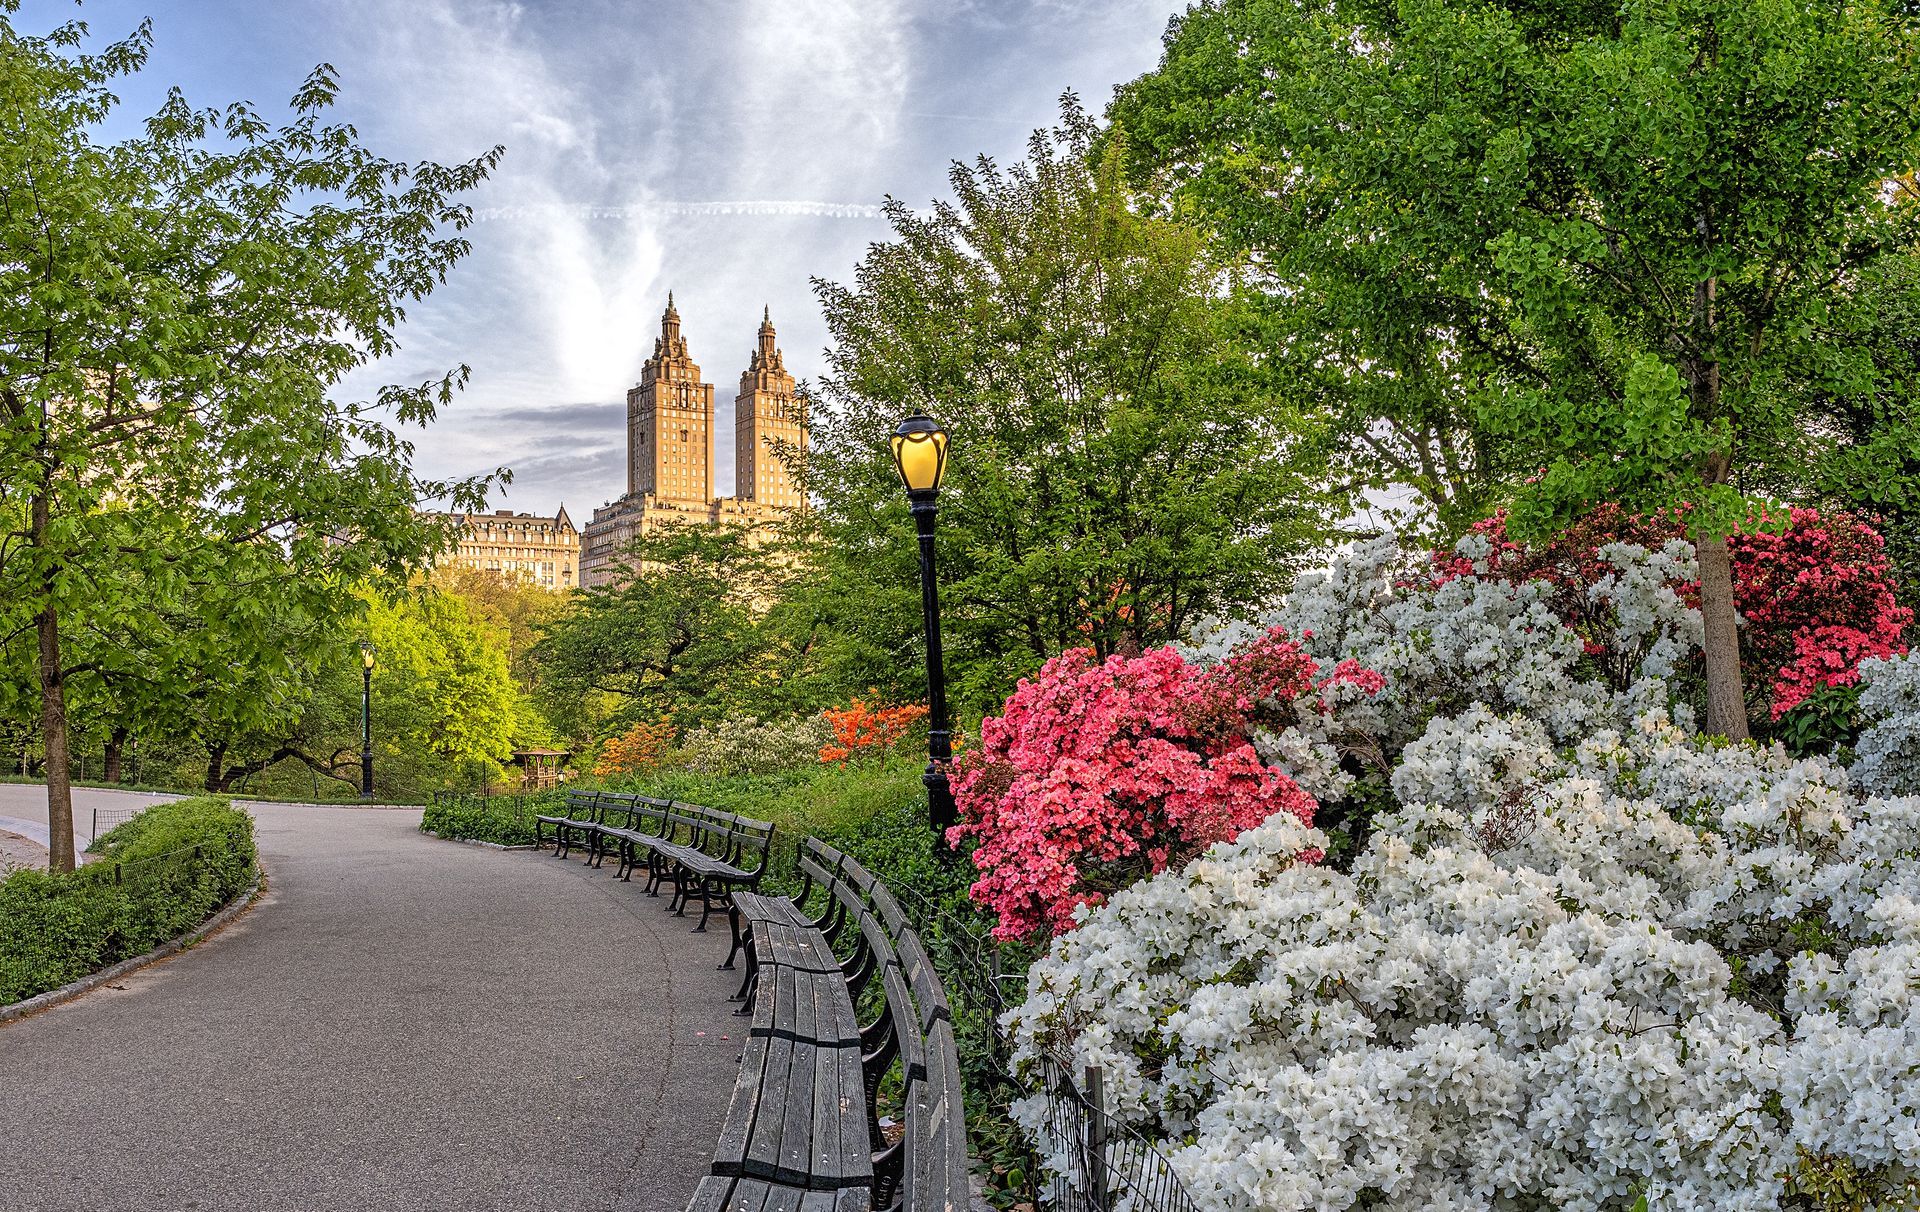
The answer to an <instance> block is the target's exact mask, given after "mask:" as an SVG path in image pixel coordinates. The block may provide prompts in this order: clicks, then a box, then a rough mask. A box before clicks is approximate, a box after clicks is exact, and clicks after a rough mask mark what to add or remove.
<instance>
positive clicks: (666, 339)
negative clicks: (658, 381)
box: [653, 291, 687, 361]
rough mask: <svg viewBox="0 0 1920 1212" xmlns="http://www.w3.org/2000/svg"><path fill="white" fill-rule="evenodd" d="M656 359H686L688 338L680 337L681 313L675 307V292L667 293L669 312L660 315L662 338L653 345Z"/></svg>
mask: <svg viewBox="0 0 1920 1212" xmlns="http://www.w3.org/2000/svg"><path fill="white" fill-rule="evenodd" d="M653 356H654V359H655V360H656V361H657V360H660V359H665V358H684V357H686V356H687V342H686V338H684V337H682V336H681V335H680V313H679V311H678V310H676V309H675V307H674V306H673V292H672V291H668V292H667V310H666V311H664V312H662V313H661V315H660V336H659V338H658V339H657V340H655V341H654V343H653Z"/></svg>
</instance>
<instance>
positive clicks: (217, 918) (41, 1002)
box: [0, 863, 267, 1027]
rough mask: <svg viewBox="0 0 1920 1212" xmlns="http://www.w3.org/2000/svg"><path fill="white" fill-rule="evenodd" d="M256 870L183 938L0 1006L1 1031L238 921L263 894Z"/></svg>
mask: <svg viewBox="0 0 1920 1212" xmlns="http://www.w3.org/2000/svg"><path fill="white" fill-rule="evenodd" d="M256 867H257V870H256V871H255V872H254V876H253V880H252V882H251V883H249V884H248V885H247V886H246V887H245V888H242V889H241V890H240V891H239V892H237V893H235V894H234V897H233V899H232V900H230V901H228V902H227V903H226V904H224V905H222V906H221V907H220V908H219V909H217V910H215V911H214V914H213V916H212V917H209V918H208V919H207V920H206V921H204V922H201V923H200V924H199V925H198V926H195V927H194V928H193V929H191V930H189V931H187V932H186V933H185V934H182V935H178V936H176V937H174V938H171V939H168V940H167V941H166V942H164V943H161V944H160V945H159V946H158V947H155V948H154V949H153V950H151V951H149V952H146V953H145V954H143V955H136V956H132V957H130V958H128V959H123V960H121V961H120V962H119V963H117V964H112V965H110V966H108V967H105V968H102V969H100V971H98V972H92V973H89V974H87V975H86V976H83V977H81V978H80V979H79V980H77V981H74V982H73V983H72V984H67V985H62V986H60V987H59V988H58V989H49V990H47V991H46V992H45V993H36V994H34V995H33V996H32V997H30V998H28V999H26V1000H25V1001H21V1002H15V1003H13V1004H12V1005H11V1006H0V1027H4V1026H6V1025H7V1024H8V1023H11V1022H13V1021H15V1020H16V1019H22V1018H25V1017H26V1016H28V1015H30V1014H37V1013H39V1012H40V1011H42V1010H50V1009H52V1008H53V1007H55V1006H58V1005H60V1004H61V1003H62V1002H70V1001H72V1000H73V999H74V998H76V997H79V996H80V995H81V994H83V993H91V992H92V991H93V990H95V989H98V988H99V987H100V986H101V985H104V984H106V983H107V982H109V981H112V980H117V979H119V978H120V977H123V976H125V975H126V974H127V973H129V972H132V971H133V970H134V969H136V968H144V967H146V966H147V965H148V964H151V963H154V962H156V961H159V960H163V959H166V958H167V957H169V956H172V955H177V954H179V953H180V952H181V951H184V950H186V949H187V948H188V947H191V946H193V945H194V944H195V943H197V942H199V941H200V940H201V939H203V938H206V937H207V936H208V935H210V934H212V933H213V932H214V931H216V930H219V929H220V928H221V927H222V926H225V925H226V924H227V923H228V922H230V921H232V920H233V919H234V918H236V917H239V916H240V915H241V914H242V913H245V912H246V911H247V910H248V909H249V908H251V907H252V905H253V902H254V901H256V900H258V899H259V897H260V894H261V893H262V892H264V891H265V890H266V886H267V869H266V867H265V866H264V865H261V864H257V863H256Z"/></svg>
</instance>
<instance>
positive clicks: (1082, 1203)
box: [1036, 1055, 1196, 1212]
mask: <svg viewBox="0 0 1920 1212" xmlns="http://www.w3.org/2000/svg"><path fill="white" fill-rule="evenodd" d="M1037 1068H1038V1069H1039V1078H1038V1083H1037V1084H1038V1087H1039V1088H1038V1090H1037V1091H1036V1093H1037V1094H1039V1095H1040V1097H1042V1098H1043V1099H1044V1100H1045V1103H1046V1116H1045V1118H1044V1120H1043V1121H1042V1128H1041V1130H1042V1132H1043V1133H1044V1134H1045V1139H1044V1140H1043V1141H1041V1143H1040V1147H1041V1149H1042V1150H1044V1151H1045V1152H1046V1154H1047V1155H1048V1156H1049V1157H1050V1158H1051V1159H1052V1160H1053V1162H1054V1164H1055V1166H1056V1167H1058V1166H1062V1165H1064V1173H1062V1172H1060V1171H1059V1170H1058V1169H1056V1170H1053V1171H1051V1172H1049V1173H1048V1174H1047V1176H1046V1178H1045V1180H1044V1186H1043V1189H1042V1191H1041V1198H1042V1199H1043V1200H1045V1201H1046V1202H1047V1203H1048V1204H1049V1205H1050V1206H1052V1207H1054V1208H1056V1209H1060V1210H1061V1212H1195V1209H1196V1205H1195V1204H1194V1200H1193V1195H1192V1193H1190V1192H1189V1191H1188V1190H1187V1188H1186V1185H1185V1184H1184V1183H1182V1182H1181V1181H1180V1176H1179V1174H1178V1173H1177V1172H1175V1170H1174V1168H1173V1164H1172V1163H1171V1162H1169V1161H1168V1160H1167V1157H1166V1155H1165V1154H1164V1153H1162V1152H1160V1150H1159V1148H1158V1147H1157V1146H1155V1144H1154V1143H1153V1142H1152V1141H1150V1140H1148V1139H1146V1138H1145V1137H1143V1136H1141V1135H1140V1134H1139V1133H1138V1132H1135V1131H1134V1130H1133V1129H1132V1128H1130V1127H1128V1126H1127V1125H1125V1124H1123V1123H1120V1122H1119V1121H1118V1120H1116V1119H1114V1118H1113V1117H1112V1116H1111V1115H1109V1114H1108V1113H1107V1109H1106V1102H1105V1091H1104V1085H1103V1082H1102V1079H1101V1073H1100V1070H1098V1069H1092V1068H1090V1069H1088V1070H1086V1072H1085V1074H1084V1076H1083V1077H1082V1079H1081V1080H1080V1081H1078V1082H1076V1081H1075V1080H1074V1075H1073V1071H1072V1069H1071V1068H1070V1067H1069V1066H1068V1065H1067V1064H1066V1063H1065V1062H1064V1061H1062V1060H1061V1059H1060V1058H1059V1057H1056V1056H1052V1055H1043V1056H1042V1057H1041V1058H1040V1060H1039V1064H1038V1066H1037Z"/></svg>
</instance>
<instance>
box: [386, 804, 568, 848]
mask: <svg viewBox="0 0 1920 1212" xmlns="http://www.w3.org/2000/svg"><path fill="white" fill-rule="evenodd" d="M563 799H564V797H563V795H562V793H560V792H558V791H541V792H536V793H535V794H533V795H493V796H485V795H443V796H441V797H440V798H439V799H437V800H436V801H435V802H434V803H432V804H431V805H429V806H428V807H427V809H426V811H424V812H422V813H421V814H420V829H421V832H423V833H431V834H435V835H437V836H439V837H445V838H457V839H465V840H467V841H473V842H492V843H493V844H494V845H496V846H531V845H533V818H534V816H535V815H536V814H538V813H542V812H552V811H553V810H554V809H555V808H557V807H558V806H559V805H560V804H561V803H562V802H563Z"/></svg>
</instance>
